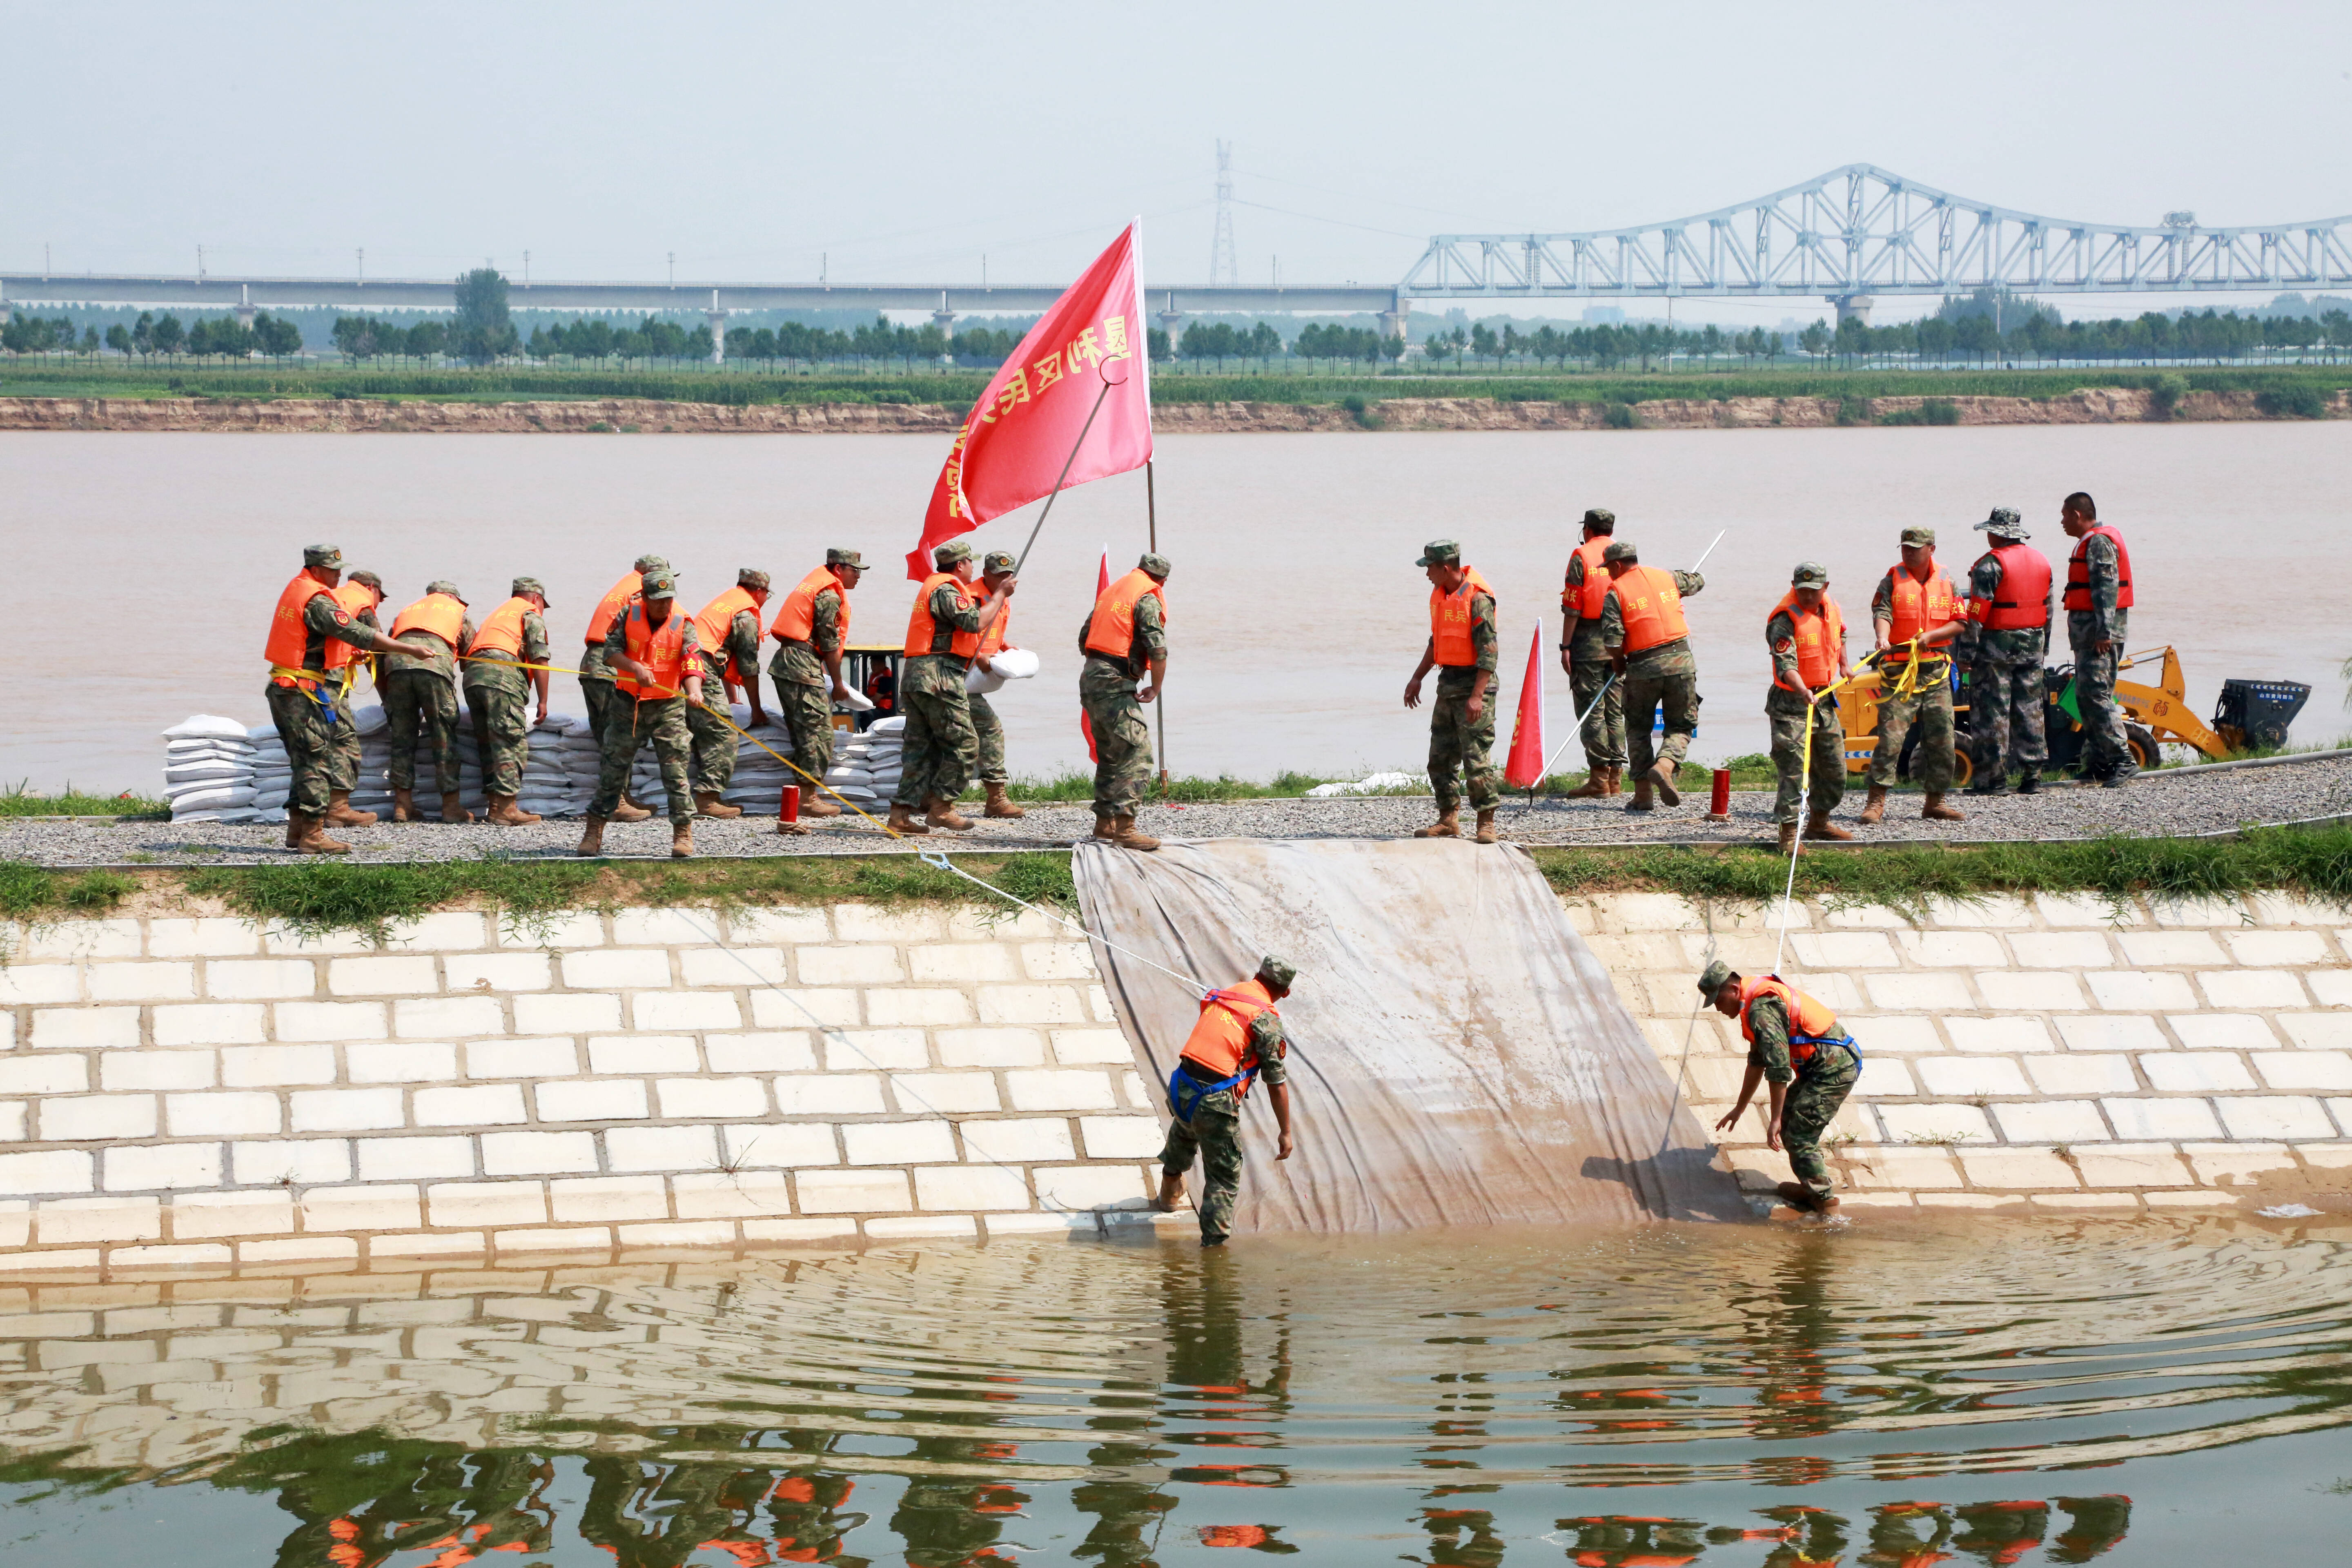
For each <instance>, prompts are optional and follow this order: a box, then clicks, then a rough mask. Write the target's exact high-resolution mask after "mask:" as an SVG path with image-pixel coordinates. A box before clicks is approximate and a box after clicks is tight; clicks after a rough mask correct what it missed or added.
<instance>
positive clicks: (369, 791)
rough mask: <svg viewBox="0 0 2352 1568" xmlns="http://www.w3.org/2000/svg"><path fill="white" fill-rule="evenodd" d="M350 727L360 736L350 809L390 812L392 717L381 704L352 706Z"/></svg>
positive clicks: (389, 814)
mask: <svg viewBox="0 0 2352 1568" xmlns="http://www.w3.org/2000/svg"><path fill="white" fill-rule="evenodd" d="M352 728H353V729H354V730H355V731H358V734H359V738H360V772H359V781H358V782H357V783H356V784H353V785H352V810H354V811H373V812H374V813H375V814H376V815H377V816H381V817H385V818H389V817H390V816H392V776H391V768H392V721H391V720H390V719H389V718H387V717H385V715H384V711H383V703H381V702H371V703H369V704H368V705H367V706H366V707H364V708H354V709H352Z"/></svg>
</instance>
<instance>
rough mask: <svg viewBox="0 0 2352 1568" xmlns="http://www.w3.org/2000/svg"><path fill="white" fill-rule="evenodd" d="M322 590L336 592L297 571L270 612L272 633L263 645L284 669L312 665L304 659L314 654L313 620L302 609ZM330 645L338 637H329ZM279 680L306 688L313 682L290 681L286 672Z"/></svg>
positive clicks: (267, 655)
mask: <svg viewBox="0 0 2352 1568" xmlns="http://www.w3.org/2000/svg"><path fill="white" fill-rule="evenodd" d="M321 594H324V595H327V597H329V598H330V599H331V598H333V597H334V596H335V591H334V590H333V589H332V588H330V587H328V586H327V585H326V584H324V583H321V582H320V581H319V580H318V579H317V578H316V577H313V576H311V575H310V574H309V573H308V572H298V573H296V574H294V580H293V581H292V582H290V583H289V584H286V587H285V590H284V591H283V592H282V593H280V594H279V595H278V608H277V609H275V610H273V611H271V612H270V616H269V637H268V640H267V641H265V642H264V643H263V644H262V645H261V657H262V658H265V659H268V661H269V662H270V663H271V664H272V665H275V666H277V667H278V668H281V669H303V668H309V667H308V666H306V665H305V664H304V663H303V662H302V661H303V660H304V659H305V658H308V657H309V656H310V623H308V622H307V621H305V620H304V619H303V618H302V612H303V610H304V609H305V608H306V607H308V605H310V601H311V600H313V599H315V598H317V597H318V596H319V595H321ZM327 646H328V647H330V648H331V647H334V646H335V643H334V639H333V638H331V637H330V638H328V639H327ZM321 657H324V656H321ZM278 684H279V685H281V686H284V685H299V686H300V687H301V688H302V689H303V690H305V691H308V690H309V689H310V687H311V685H312V683H311V682H310V681H307V680H305V681H289V679H286V678H285V677H282V676H281V677H279V678H278Z"/></svg>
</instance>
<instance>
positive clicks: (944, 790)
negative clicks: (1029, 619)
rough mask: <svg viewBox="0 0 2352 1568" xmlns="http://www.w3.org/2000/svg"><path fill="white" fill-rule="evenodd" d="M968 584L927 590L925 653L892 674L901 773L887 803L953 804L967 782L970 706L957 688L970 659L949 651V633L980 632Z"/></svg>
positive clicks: (974, 748)
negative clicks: (900, 725) (902, 720)
mask: <svg viewBox="0 0 2352 1568" xmlns="http://www.w3.org/2000/svg"><path fill="white" fill-rule="evenodd" d="M971 594H972V590H971V586H970V585H968V584H957V583H942V584H940V585H939V586H938V587H936V588H934V589H932V590H931V597H930V609H931V651H930V652H929V653H927V654H919V655H917V656H916V657H914V658H909V659H908V660H906V661H905V663H904V664H903V665H902V666H901V668H900V669H899V672H898V706H899V708H900V710H902V711H904V712H905V714H906V715H907V729H906V752H905V763H904V767H905V771H904V772H903V773H900V774H899V775H898V790H897V792H896V793H894V794H893V795H891V797H890V804H891V805H903V806H906V807H907V808H908V809H909V810H916V811H919V810H921V809H922V808H923V806H924V805H925V803H926V802H928V801H929V800H930V799H931V798H932V797H934V796H936V797H938V798H939V799H940V800H943V801H949V802H953V801H954V799H955V798H956V796H958V795H961V794H963V792H964V789H965V787H966V786H967V785H969V784H971V770H972V764H973V763H975V762H976V761H978V759H979V755H980V737H979V736H977V735H975V734H973V733H972V729H971V701H970V700H969V694H968V693H966V692H965V690H964V688H963V678H964V671H965V670H967V669H969V668H971V660H970V659H969V658H964V657H962V656H961V655H960V654H956V653H953V652H951V651H950V648H951V647H952V645H953V643H954V641H955V634H956V633H958V632H976V631H978V630H980V601H979V600H978V599H976V598H973V597H972V596H971Z"/></svg>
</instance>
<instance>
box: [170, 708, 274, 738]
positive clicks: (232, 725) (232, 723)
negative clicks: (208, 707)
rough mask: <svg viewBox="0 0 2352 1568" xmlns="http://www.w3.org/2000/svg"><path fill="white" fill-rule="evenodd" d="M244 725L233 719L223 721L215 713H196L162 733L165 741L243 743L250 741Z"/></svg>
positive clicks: (250, 735)
mask: <svg viewBox="0 0 2352 1568" xmlns="http://www.w3.org/2000/svg"><path fill="white" fill-rule="evenodd" d="M252 738H253V736H252V733H251V731H248V730H247V728H246V726H245V725H243V724H240V723H238V722H237V721H236V720H234V719H224V718H222V717H221V716H220V715H219V714H217V713H197V714H194V715H192V716H191V717H189V718H185V719H183V720H181V721H179V722H178V723H176V724H174V725H173V726H172V727H171V728H170V729H168V730H166V731H163V739H165V740H167V741H193V740H210V741H245V740H250V739H252Z"/></svg>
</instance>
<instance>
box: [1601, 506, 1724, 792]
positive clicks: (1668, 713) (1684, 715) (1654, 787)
mask: <svg viewBox="0 0 2352 1568" xmlns="http://www.w3.org/2000/svg"><path fill="white" fill-rule="evenodd" d="M1601 566H1602V568H1603V569H1604V570H1605V571H1607V572H1608V574H1609V589H1608V592H1607V593H1605V594H1603V595H1601V647H1604V648H1606V649H1607V650H1608V652H1609V661H1610V663H1611V664H1612V665H1613V666H1614V667H1615V668H1616V670H1617V679H1618V681H1619V683H1620V684H1622V686H1623V687H1624V688H1625V741H1626V751H1627V752H1628V753H1629V755H1630V757H1631V759H1632V763H1631V765H1632V767H1633V799H1631V800H1629V801H1627V802H1626V803H1625V809H1626V810H1628V811H1655V810H1656V809H1657V802H1658V797H1659V796H1664V799H1665V803H1666V804H1667V805H1681V804H1682V798H1683V797H1682V795H1681V793H1680V792H1679V791H1677V790H1676V789H1675V779H1676V778H1677V777H1678V776H1679V775H1680V773H1681V772H1682V765H1683V759H1684V758H1685V757H1686V756H1688V755H1690V743H1691V741H1692V739H1693V737H1695V736H1696V735H1697V733H1698V705H1699V700H1700V699H1699V694H1698V660H1697V658H1696V657H1694V656H1693V654H1692V653H1691V646H1690V635H1689V630H1688V627H1687V626H1686V625H1685V622H1684V620H1683V609H1682V602H1683V601H1684V600H1685V599H1687V598H1689V597H1690V596H1691V595H1694V594H1696V593H1698V592H1699V591H1700V590H1702V589H1704V588H1705V587H1706V578H1704V577H1702V576H1700V575H1699V574H1697V573H1696V572H1681V571H1669V570H1667V569H1665V568H1664V567H1659V566H1644V565H1643V564H1642V552H1640V551H1639V550H1637V549H1635V548H1634V546H1633V542H1632V541H1631V540H1625V539H1612V540H1611V541H1610V542H1609V545H1608V547H1607V548H1606V549H1604V550H1603V551H1601ZM1661 710H1664V715H1665V718H1664V723H1665V732H1666V740H1665V744H1664V745H1663V746H1658V747H1655V748H1653V744H1652V742H1651V740H1650V729H1651V724H1652V721H1653V720H1654V718H1655V717H1656V716H1657V715H1658V713H1659V712H1660V711H1661Z"/></svg>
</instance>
